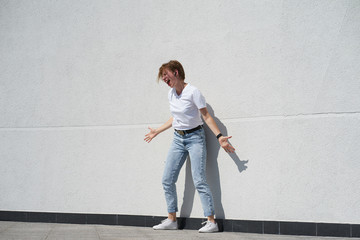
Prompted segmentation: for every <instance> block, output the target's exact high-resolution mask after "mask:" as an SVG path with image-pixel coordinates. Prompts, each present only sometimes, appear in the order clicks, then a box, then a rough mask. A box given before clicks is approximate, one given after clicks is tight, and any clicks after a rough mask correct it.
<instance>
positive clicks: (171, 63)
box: [157, 60, 185, 81]
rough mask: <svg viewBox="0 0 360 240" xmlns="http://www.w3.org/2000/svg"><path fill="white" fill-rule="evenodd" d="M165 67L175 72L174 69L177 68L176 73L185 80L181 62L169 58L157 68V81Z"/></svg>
mask: <svg viewBox="0 0 360 240" xmlns="http://www.w3.org/2000/svg"><path fill="white" fill-rule="evenodd" d="M165 69H168V70H170V71H172V72H175V70H177V71H178V73H179V76H180V78H181V79H182V80H185V71H184V68H183V66H182V65H181V63H180V62H179V61H176V60H171V61H169V62H168V63H164V64H163V65H161V67H160V68H159V73H158V77H157V80H158V81H159V79H160V78H161V76H162V74H163V72H164V70H165Z"/></svg>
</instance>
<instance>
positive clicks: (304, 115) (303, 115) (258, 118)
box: [0, 112, 360, 131]
mask: <svg viewBox="0 0 360 240" xmlns="http://www.w3.org/2000/svg"><path fill="white" fill-rule="evenodd" d="M348 115H351V116H359V117H360V112H326V113H300V114H294V115H268V116H253V117H240V118H221V122H223V123H236V122H246V121H251V120H255V121H264V120H290V119H311V118H326V117H343V116H348ZM162 124H163V123H148V124H144V123H139V124H113V125H78V126H77V125H74V126H33V127H0V131H9V130H51V129H62V130H74V129H104V128H109V129H114V128H118V129H135V128H146V129H147V128H148V127H149V126H151V125H153V126H154V125H162Z"/></svg>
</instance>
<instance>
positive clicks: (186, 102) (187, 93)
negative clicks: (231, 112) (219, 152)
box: [144, 60, 235, 232]
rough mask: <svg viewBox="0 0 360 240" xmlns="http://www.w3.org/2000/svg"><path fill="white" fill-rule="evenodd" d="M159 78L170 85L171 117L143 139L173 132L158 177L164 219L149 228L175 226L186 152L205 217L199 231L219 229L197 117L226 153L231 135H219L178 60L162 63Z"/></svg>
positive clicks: (229, 146)
mask: <svg viewBox="0 0 360 240" xmlns="http://www.w3.org/2000/svg"><path fill="white" fill-rule="evenodd" d="M160 78H161V79H162V80H163V81H164V82H165V83H166V84H167V85H168V86H169V87H170V88H171V89H170V91H169V93H168V98H169V103H170V111H171V114H172V117H171V118H170V119H169V120H168V121H167V122H166V123H164V124H163V125H162V126H161V127H159V128H157V129H153V128H150V127H149V130H150V132H149V133H148V134H146V135H145V139H144V140H145V141H146V142H148V143H149V142H151V140H152V139H153V138H155V137H156V136H157V135H158V134H159V133H161V132H163V131H165V130H167V129H169V128H170V127H171V126H172V127H173V128H174V130H175V131H174V139H173V143H172V145H171V147H170V150H169V153H168V156H167V160H166V164H165V170H164V175H163V179H162V184H163V188H164V191H165V198H166V203H167V208H168V218H167V219H165V220H164V221H162V222H161V223H160V224H159V225H156V226H154V227H153V228H154V229H155V230H160V229H161V230H165V229H177V222H176V212H177V211H178V206H177V194H176V186H175V183H176V181H177V179H178V176H179V172H180V169H181V167H182V166H183V164H184V162H185V160H186V157H187V156H188V155H190V161H191V171H192V177H193V181H194V185H195V188H196V189H197V191H198V193H199V196H200V199H201V204H202V207H203V210H204V215H205V217H207V219H208V221H207V222H206V225H205V226H203V227H202V228H201V229H200V230H199V232H217V231H219V228H218V225H217V223H216V222H215V218H214V214H215V211H214V202H213V197H212V194H211V191H210V188H209V186H208V184H207V182H206V142H205V132H204V129H203V127H202V125H203V121H202V120H201V116H202V118H203V119H204V121H205V122H206V124H207V125H208V126H209V128H210V129H211V131H212V132H213V133H214V134H215V136H216V138H217V139H218V140H219V143H220V145H221V147H222V148H223V149H224V150H225V151H226V152H229V153H232V152H234V150H235V149H234V148H233V147H232V146H231V145H230V144H229V142H228V139H229V138H231V136H230V137H226V136H223V135H222V134H221V132H220V130H219V128H218V126H217V125H216V123H215V121H214V119H213V118H212V117H211V115H210V114H209V113H208V111H207V109H206V101H205V98H204V97H203V95H202V94H201V93H200V91H199V90H198V89H197V88H196V87H194V86H192V85H190V84H189V83H186V82H185V72H184V69H183V67H182V65H181V63H179V62H178V61H175V60H173V61H170V62H168V63H164V64H163V65H162V66H161V67H160V69H159V73H158V81H159V79H160Z"/></svg>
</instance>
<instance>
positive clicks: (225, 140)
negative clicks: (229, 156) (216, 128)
mask: <svg viewBox="0 0 360 240" xmlns="http://www.w3.org/2000/svg"><path fill="white" fill-rule="evenodd" d="M229 138H231V136H230V137H226V136H221V137H220V138H219V143H220V146H221V147H222V148H223V149H224V150H225V151H226V152H227V153H233V152H235V148H234V147H233V146H231V144H230V143H229V142H228V139H229Z"/></svg>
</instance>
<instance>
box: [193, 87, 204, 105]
mask: <svg viewBox="0 0 360 240" xmlns="http://www.w3.org/2000/svg"><path fill="white" fill-rule="evenodd" d="M193 101H194V104H195V105H196V107H197V108H198V109H202V108H204V107H206V100H205V97H204V96H203V95H202V94H201V92H200V90H199V89H195V91H194V93H193Z"/></svg>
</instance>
